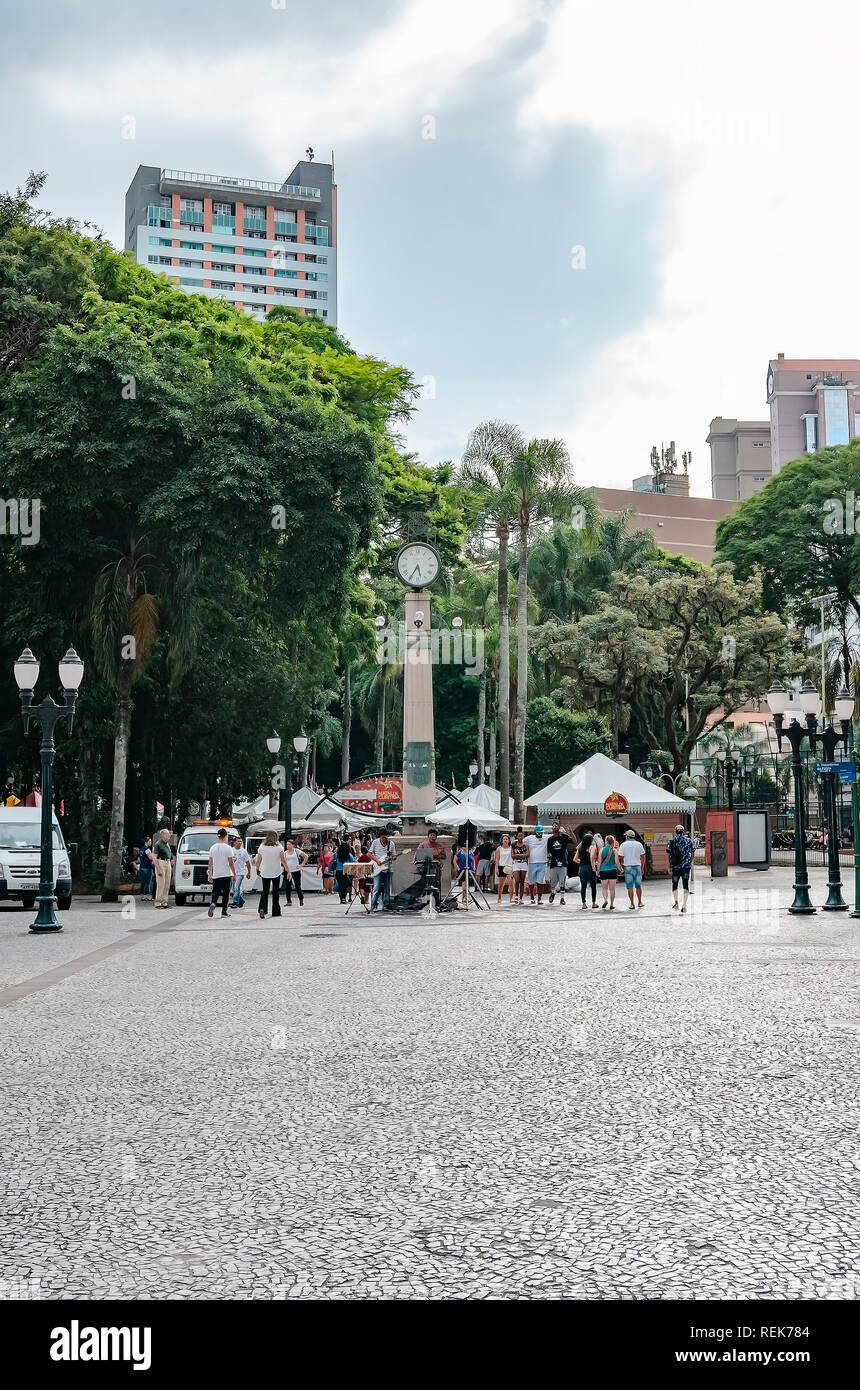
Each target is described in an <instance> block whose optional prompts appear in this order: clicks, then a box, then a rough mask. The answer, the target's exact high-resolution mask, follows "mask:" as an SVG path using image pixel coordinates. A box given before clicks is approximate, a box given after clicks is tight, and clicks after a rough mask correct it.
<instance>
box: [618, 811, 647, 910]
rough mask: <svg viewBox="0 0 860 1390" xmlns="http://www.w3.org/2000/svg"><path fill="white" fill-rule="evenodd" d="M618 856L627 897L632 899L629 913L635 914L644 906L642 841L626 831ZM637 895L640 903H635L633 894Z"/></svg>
mask: <svg viewBox="0 0 860 1390" xmlns="http://www.w3.org/2000/svg"><path fill="white" fill-rule="evenodd" d="M615 853H616V855H617V856H618V859H619V862H620V864H621V867H622V869H623V870H624V882H625V884H626V885H627V896H628V898H629V899H630V906H629V908H628V909H627V910H628V912H635V911H636V908H637V906H638V907H641V906H642V875H643V873H644V872H645V846H644V845H643V843H642V841H641V840H637V839H636V836H635V834H634V832H633V831H632V830H625V832H624V839H623V840H622V841H621V844H620V845H619V846H618V849H617V850H616V851H615ZM634 893H635V894H636V897H637V898H638V903H634V901H633V894H634Z"/></svg>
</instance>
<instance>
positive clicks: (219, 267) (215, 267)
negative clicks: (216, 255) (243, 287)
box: [212, 261, 236, 274]
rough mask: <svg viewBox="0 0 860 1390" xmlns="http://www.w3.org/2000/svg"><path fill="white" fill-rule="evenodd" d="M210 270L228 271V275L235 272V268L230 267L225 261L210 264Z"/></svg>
mask: <svg viewBox="0 0 860 1390" xmlns="http://www.w3.org/2000/svg"><path fill="white" fill-rule="evenodd" d="M212 269H213V270H229V271H230V273H231V274H232V273H233V272H234V271H235V269H236V267H235V266H234V265H230V264H229V263H228V262H227V261H213V262H212Z"/></svg>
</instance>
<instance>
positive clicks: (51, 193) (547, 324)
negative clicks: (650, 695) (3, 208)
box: [0, 0, 860, 495]
mask: <svg viewBox="0 0 860 1390" xmlns="http://www.w3.org/2000/svg"><path fill="white" fill-rule="evenodd" d="M282 5H283V7H281V6H282ZM0 10H2V16H0V17H2V30H3V34H4V44H3V51H2V54H0V136H2V139H0V164H2V171H0V172H2V183H3V186H6V187H9V186H13V185H15V184H20V183H21V182H23V179H24V177H25V176H26V173H27V170H28V169H29V168H31V167H33V168H39V169H45V170H46V171H47V172H48V174H49V182H48V188H47V193H46V195H45V198H44V200H43V201H44V202H45V204H46V205H47V206H49V207H51V208H52V209H53V210H54V211H55V212H57V213H62V214H71V215H73V216H76V217H80V218H88V219H90V220H92V221H95V222H96V223H98V224H100V225H101V226H102V227H103V229H104V231H105V233H106V234H107V235H108V236H109V237H110V238H111V240H113V241H114V242H115V243H116V244H117V245H121V244H122V230H123V199H124V195H125V190H126V187H127V185H128V183H129V181H130V179H131V177H132V175H133V173H134V171H135V169H136V167H137V165H138V164H141V163H142V164H156V165H163V166H170V167H174V168H185V169H194V170H200V171H205V172H215V173H229V174H237V175H240V176H243V177H257V178H263V179H281V178H283V177H285V176H286V174H287V173H288V172H289V170H290V169H291V168H292V166H293V164H294V163H295V161H296V160H297V159H299V158H300V157H301V156H302V154H303V151H304V149H305V147H306V145H308V144H309V143H310V144H312V145H313V147H314V149H315V150H316V152H317V156H318V157H320V158H328V154H329V151H330V150H331V149H332V148H333V149H334V151H335V160H336V175H337V182H338V185H339V226H338V230H339V281H340V283H339V296H340V325H339V326H340V328H341V330H342V332H343V333H344V334H345V336H346V337H347V338H348V339H349V341H350V342H351V343H352V345H353V346H354V347H355V348H356V350H358V351H359V352H368V353H373V354H376V355H379V356H383V357H386V358H388V359H389V360H391V361H394V362H399V363H403V364H404V365H406V366H407V367H409V368H410V369H411V370H412V371H413V372H414V373H415V375H416V376H417V377H418V378H420V379H422V380H424V381H425V388H424V390H425V395H424V398H423V399H422V400H421V402H420V407H419V410H418V412H417V414H416V416H415V418H414V420H413V422H412V424H411V426H410V428H409V431H408V442H409V444H410V446H411V447H413V448H414V449H415V450H416V451H417V452H419V453H420V455H421V456H422V457H423V458H424V459H426V460H428V461H433V460H436V459H444V458H457V457H458V456H459V455H460V453H461V452H462V448H463V445H464V443H465V439H466V436H467V434H468V431H469V429H470V428H471V427H472V426H473V425H474V424H476V423H477V422H478V421H480V420H481V419H485V418H487V417H489V416H494V415H498V416H501V417H503V418H505V419H509V420H513V421H516V422H517V423H518V424H519V425H520V426H521V427H522V428H523V430H525V431H526V432H527V433H529V434H541V435H558V436H560V437H562V438H563V439H564V440H565V442H566V443H567V445H568V448H569V449H570V452H571V455H572V457H573V460H574V466H575V471H576V475H577V477H578V479H579V481H580V482H583V483H602V484H603V485H610V486H616V487H628V486H629V485H630V480H631V478H633V477H634V476H635V475H637V474H640V473H644V472H647V471H648V455H649V451H650V448H651V445H652V444H653V443H655V442H656V443H660V442H661V441H662V440H665V441H668V440H669V439H670V438H674V439H675V440H676V442H677V448H678V452H679V453H680V452H681V451H682V450H683V449H692V452H693V460H694V463H693V491H694V492H697V493H699V494H701V495H708V494H709V492H710V469H709V462H708V449H707V445H706V444H705V436H706V434H707V431H708V423H709V420H710V419H711V417H712V416H714V415H724V416H733V415H737V416H739V417H741V418H750V419H765V418H766V414H767V409H766V405H765V374H766V367H767V360H768V358H769V357H770V356H774V355H775V354H776V353H777V352H778V351H782V352H785V353H786V355H787V356H831V357H858V356H860V314H858V308H860V304H858V297H860V288H858V286H860V277H858V273H857V266H858V255H857V233H856V214H857V204H858V189H860V164H858V159H857V152H856V139H855V138H854V135H855V129H856V113H855V97H854V94H855V92H856V88H857V72H858V61H860V58H858V55H860V7H858V6H857V5H856V2H855V0H830V3H829V4H828V5H827V6H826V7H825V8H823V9H822V10H821V11H814V10H813V11H811V10H810V8H809V6H808V4H806V3H799V0H787V2H786V0H782V2H781V3H780V4H769V5H767V4H764V3H763V0H722V3H721V4H720V5H719V6H711V5H705V4H704V0H654V3H652V4H644V3H642V0H593V3H584V2H583V0H558V2H557V3H553V0H400V3H396V4H384V3H382V0H313V3H310V2H309V0H301V3H300V0H242V3H241V4H240V5H237V4H236V3H235V0H205V3H204V0H145V3H143V4H140V3H137V4H131V3H127V0H26V3H19V2H16V3H14V4H13V3H11V2H10V0H0ZM129 116H132V117H134V128H135V138H134V139H133V140H130V139H124V138H123V129H124V128H125V130H126V131H127V130H128V128H129V125H128V122H127V121H126V120H125V118H127V117H129ZM427 137H432V138H427Z"/></svg>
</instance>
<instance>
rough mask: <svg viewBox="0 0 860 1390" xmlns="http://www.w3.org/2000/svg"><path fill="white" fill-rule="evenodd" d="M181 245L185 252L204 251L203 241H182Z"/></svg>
mask: <svg viewBox="0 0 860 1390" xmlns="http://www.w3.org/2000/svg"><path fill="white" fill-rule="evenodd" d="M179 245H180V246H181V247H182V250H183V251H202V250H203V242H202V241H180V243H179Z"/></svg>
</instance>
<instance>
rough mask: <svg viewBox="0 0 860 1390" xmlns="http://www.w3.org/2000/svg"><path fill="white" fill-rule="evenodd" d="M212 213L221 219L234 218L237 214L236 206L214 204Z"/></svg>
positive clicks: (232, 204) (231, 204)
mask: <svg viewBox="0 0 860 1390" xmlns="http://www.w3.org/2000/svg"><path fill="white" fill-rule="evenodd" d="M212 211H213V213H215V214H217V215H218V216H219V217H233V216H234V214H235V212H236V204H235V203H216V202H213V204H212Z"/></svg>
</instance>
